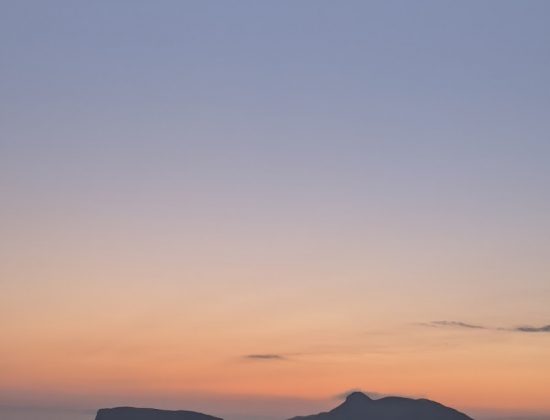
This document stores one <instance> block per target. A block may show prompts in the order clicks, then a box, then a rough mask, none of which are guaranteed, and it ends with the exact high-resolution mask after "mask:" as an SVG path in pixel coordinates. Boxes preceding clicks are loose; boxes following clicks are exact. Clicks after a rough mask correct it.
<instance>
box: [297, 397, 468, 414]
mask: <svg viewBox="0 0 550 420" xmlns="http://www.w3.org/2000/svg"><path fill="white" fill-rule="evenodd" d="M290 420H472V419H471V418H470V417H468V416H467V415H466V414H463V413H461V412H459V411H457V410H455V409H452V408H449V407H445V406H444V405H442V404H439V403H437V402H435V401H430V400H426V399H419V400H415V399H411V398H403V397H384V398H380V399H378V400H373V399H371V398H370V397H369V396H367V395H365V394H363V393H362V392H352V393H351V394H349V395H348V396H347V397H346V400H345V401H344V402H343V403H342V404H340V405H339V406H338V407H336V408H334V409H332V410H331V411H328V412H325V413H319V414H314V415H310V416H300V417H294V418H292V419H290Z"/></svg>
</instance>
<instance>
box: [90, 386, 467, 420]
mask: <svg viewBox="0 0 550 420" xmlns="http://www.w3.org/2000/svg"><path fill="white" fill-rule="evenodd" d="M95 420H222V419H220V418H218V417H213V416H209V415H207V414H202V413H197V412H194V411H183V410H180V411H168V410H157V409H154V408H132V407H118V408H102V409H100V410H99V411H98V412H97V416H96V418H95ZM289 420H472V418H471V417H468V416H467V415H466V414H463V413H461V412H459V411H457V410H455V409H453V408H449V407H446V406H444V405H442V404H439V403H437V402H435V401H430V400H427V399H418V400H415V399H411V398H403V397H385V398H380V399H377V400H373V399H371V398H370V397H369V396H367V395H366V394H363V393H362V392H353V393H351V394H349V395H348V396H347V397H346V400H345V401H344V402H343V403H342V404H341V405H339V406H338V407H336V408H334V409H332V410H331V411H328V412H325V413H319V414H314V415H310V416H299V417H293V418H292V419H289Z"/></svg>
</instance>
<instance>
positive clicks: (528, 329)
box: [422, 321, 550, 333]
mask: <svg viewBox="0 0 550 420" xmlns="http://www.w3.org/2000/svg"><path fill="white" fill-rule="evenodd" d="M422 325H426V326H432V327H454V328H463V329H471V330H472V329H474V330H492V331H511V332H521V333H550V325H543V326H542V327H534V326H532V325H522V326H519V327H513V328H497V327H486V326H483V325H476V324H468V323H466V322H462V321H432V322H430V323H428V324H422Z"/></svg>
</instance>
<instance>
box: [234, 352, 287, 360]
mask: <svg viewBox="0 0 550 420" xmlns="http://www.w3.org/2000/svg"><path fill="white" fill-rule="evenodd" d="M243 359H248V360H286V357H285V356H284V355H282V354H274V353H265V354H263V353H259V354H245V355H244V356H243Z"/></svg>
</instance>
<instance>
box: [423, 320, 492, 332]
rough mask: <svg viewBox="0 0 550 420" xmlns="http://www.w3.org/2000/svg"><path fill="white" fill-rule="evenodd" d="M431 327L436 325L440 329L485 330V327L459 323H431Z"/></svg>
mask: <svg viewBox="0 0 550 420" xmlns="http://www.w3.org/2000/svg"><path fill="white" fill-rule="evenodd" d="M432 325H437V326H440V327H460V328H470V329H475V330H486V329H488V328H487V327H484V326H483V325H475V324H468V323H466V322H461V321H432Z"/></svg>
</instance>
